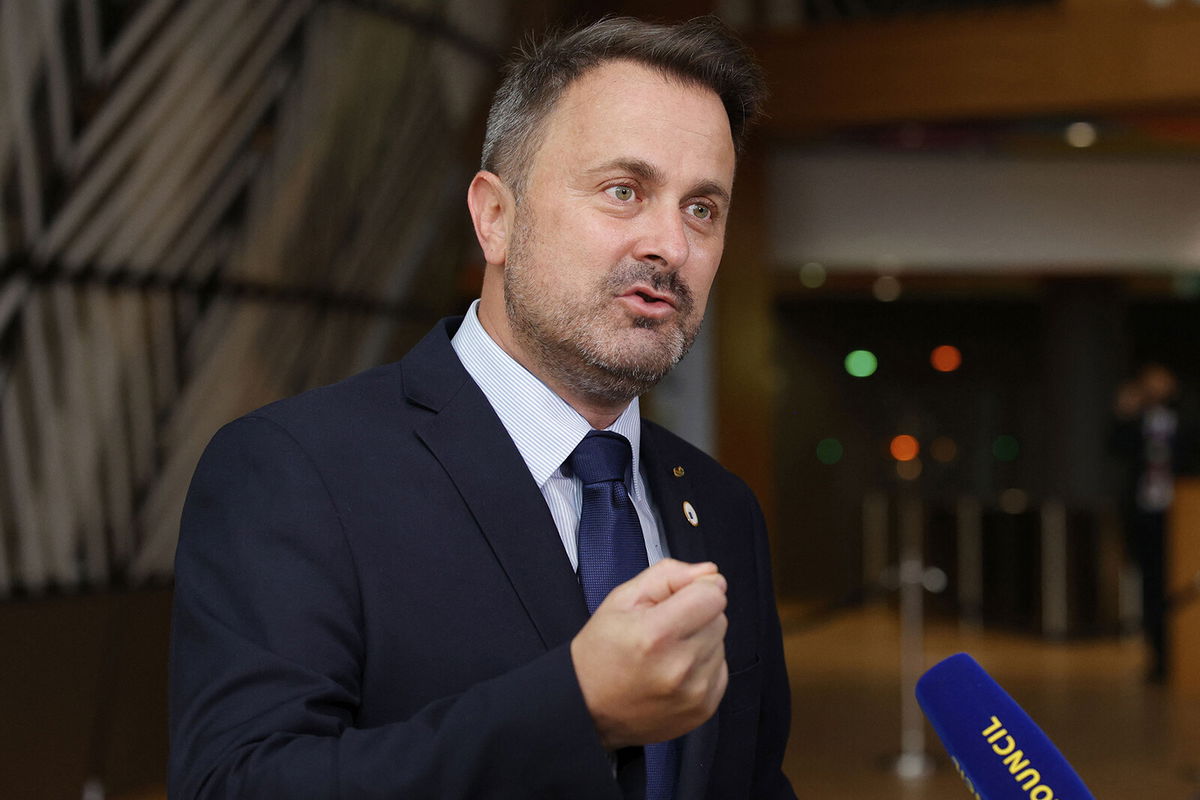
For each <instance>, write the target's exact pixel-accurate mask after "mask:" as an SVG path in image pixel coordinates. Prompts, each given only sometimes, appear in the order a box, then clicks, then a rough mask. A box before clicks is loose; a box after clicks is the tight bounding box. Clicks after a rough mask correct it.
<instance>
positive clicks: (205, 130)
mask: <svg viewBox="0 0 1200 800" xmlns="http://www.w3.org/2000/svg"><path fill="white" fill-rule="evenodd" d="M709 12H712V13H717V14H719V15H720V16H722V17H723V18H724V19H725V20H726V21H728V22H729V23H730V24H731V25H733V26H734V27H735V28H737V29H738V30H739V31H740V32H741V33H742V34H743V35H744V36H745V38H746V39H747V40H748V41H749V42H750V43H751V45H752V46H753V47H754V49H755V50H756V52H757V54H758V56H759V58H760V60H761V61H762V63H763V65H764V67H765V68H766V70H767V73H768V77H769V80H770V83H771V90H772V98H771V101H770V104H769V109H768V110H769V115H770V116H769V118H768V119H767V121H766V123H765V125H764V126H763V127H762V128H761V129H760V130H758V131H757V132H756V134H755V135H754V137H753V138H752V141H751V145H750V148H749V151H748V152H747V153H746V155H745V156H744V158H743V160H742V162H741V164H740V166H739V172H738V184H737V204H736V213H735V214H734V217H733V223H732V225H731V228H730V232H729V240H728V243H727V249H726V257H725V260H724V265H723V268H722V272H721V275H720V277H719V285H718V289H717V292H716V294H715V296H714V300H713V307H712V308H711V309H710V314H709V318H708V320H707V321H706V326H705V333H704V334H703V335H702V336H701V338H700V340H699V342H698V343H697V346H696V348H695V350H694V352H693V354H692V355H691V356H690V357H689V359H688V360H686V361H685V362H684V364H683V366H682V367H681V368H680V369H679V370H678V371H677V372H676V373H674V374H673V375H672V376H671V377H670V378H669V379H668V381H667V382H665V383H664V384H663V385H662V386H661V387H660V388H659V389H657V390H655V392H654V393H653V395H652V396H651V397H649V398H648V401H647V408H648V413H649V414H650V415H651V416H653V417H655V418H657V419H659V420H660V421H663V422H665V423H666V424H668V425H669V426H671V427H673V428H675V429H676V430H677V431H678V432H680V433H682V434H683V435H685V436H686V437H688V438H690V439H691V440H693V441H694V442H696V443H697V444H699V445H700V446H702V447H704V448H705V449H707V450H708V451H710V452H712V453H713V454H714V455H716V456H717V457H718V458H720V459H721V460H722V462H723V463H725V464H726V465H727V466H729V467H730V468H731V469H733V470H734V471H735V472H738V473H739V474H741V475H742V476H743V477H745V478H746V479H747V480H748V481H749V482H750V483H751V485H752V486H753V487H754V489H755V490H756V492H757V493H758V495H759V497H760V499H761V500H762V502H763V505H764V508H765V510H766V512H767V515H768V518H769V520H770V522H771V526H772V537H773V547H774V550H775V567H776V580H777V593H778V596H779V600H780V608H781V614H782V617H783V620H784V627H785V637H786V646H787V650H788V657H789V664H790V671H791V674H792V684H793V694H794V697H795V700H794V710H795V713H794V721H793V732H792V742H791V747H790V749H789V753H788V759H787V762H786V768H787V771H788V773H789V775H790V776H791V778H792V780H793V782H794V784H795V785H796V787H797V790H798V793H799V794H800V795H801V796H802V797H803V796H811V797H833V798H862V799H864V800H872V799H873V798H909V799H911V800H927V799H930V798H942V797H946V798H953V797H965V796H967V795H966V793H965V791H964V789H963V787H962V786H961V784H960V782H959V779H958V777H957V775H956V774H955V773H954V771H953V769H951V768H950V767H949V766H948V764H947V762H946V759H945V758H944V756H942V755H941V753H942V751H941V748H940V745H938V744H937V743H936V741H935V740H934V739H933V738H932V735H931V734H930V733H929V730H928V729H927V728H926V727H925V724H924V723H923V722H922V721H921V720H920V718H919V716H918V715H917V712H916V710H915V709H914V708H913V706H912V702H911V682H912V680H914V679H915V677H916V675H917V674H919V673H920V672H921V671H922V670H923V669H924V668H925V667H926V666H928V665H930V664H932V663H933V662H935V661H936V660H938V659H939V658H941V657H943V656H945V655H949V654H951V653H953V652H957V651H959V650H969V651H970V652H972V653H973V654H974V655H975V656H976V658H978V659H979V660H980V661H981V663H982V664H983V665H984V667H986V668H988V669H989V671H991V672H992V673H993V674H994V675H995V676H996V677H997V678H998V680H1000V682H1001V683H1002V684H1004V685H1005V686H1006V688H1008V689H1009V691H1010V692H1011V693H1012V694H1013V695H1014V696H1015V697H1016V699H1017V700H1018V701H1019V702H1021V703H1022V704H1023V705H1024V706H1025V707H1026V708H1027V709H1028V710H1030V712H1031V713H1032V714H1033V716H1034V717H1035V719H1037V720H1038V721H1039V722H1040V723H1041V725H1042V727H1043V728H1044V729H1045V730H1046V731H1047V733H1048V734H1049V735H1050V736H1051V738H1052V739H1054V740H1055V741H1056V742H1057V744H1058V745H1059V746H1060V747H1061V748H1062V749H1063V751H1064V752H1065V754H1066V755H1067V757H1068V758H1069V759H1071V760H1072V762H1073V763H1074V764H1075V766H1076V767H1077V768H1078V769H1079V771H1080V773H1081V775H1082V776H1083V778H1084V780H1085V781H1087V782H1088V783H1089V785H1090V786H1091V788H1092V789H1093V791H1094V792H1095V793H1096V795H1097V797H1101V798H1142V797H1154V798H1187V799H1188V800H1193V799H1194V798H1196V797H1200V605H1198V604H1197V603H1196V602H1195V600H1196V596H1197V594H1200V581H1198V580H1197V576H1198V575H1200V480H1198V479H1197V478H1195V477H1193V474H1194V473H1195V472H1196V470H1197V468H1198V467H1200V446H1198V444H1197V442H1198V441H1200V440H1198V439H1197V437H1196V434H1195V431H1196V429H1197V427H1198V426H1200V360H1198V359H1197V350H1198V348H1200V313H1198V312H1200V157H1198V156H1200V48H1198V47H1197V44H1196V43H1197V42H1200V2H1196V0H1174V2H1172V0H711V1H710V2H695V0H693V2H689V3H684V2H677V1H675V0H642V1H637V0H628V2H617V1H616V0H613V2H602V1H601V0H594V1H585V0H574V1H570V0H562V1H561V2H553V0H542V1H541V2H530V3H516V2H510V1H509V0H475V1H473V2H468V0H447V2H435V1H434V0H427V1H426V2H417V1H415V0H414V1H413V2H404V1H403V0H340V1H335V0H253V2H252V1H251V0H0V641H3V643H4V649H3V657H0V708H2V709H4V711H5V714H4V722H3V723H2V724H0V796H3V797H6V798H7V797H14V798H78V797H83V798H86V799H87V800H100V799H101V798H105V797H109V798H125V800H135V799H136V800H141V799H142V798H146V799H148V798H161V797H163V796H164V795H165V789H164V785H165V761H166V747H167V744H166V660H167V637H168V626H169V612H170V595H171V591H170V586H171V564H172V558H173V554H174V546H175V539H176V536H177V533H178V519H179V511H180V508H181V505H182V501H183V496H184V493H185V492H186V488H187V484H188V481H189V479H190V477H191V472H192V469H193V468H194V466H195V463H196V460H197V459H198V457H199V454H200V452H201V450H202V449H203V447H204V445H205V444H206V442H207V440H208V438H209V437H210V436H211V435H212V434H213V432H214V431H215V430H216V428H217V427H219V426H220V425H221V424H222V423H224V422H226V421H228V420H229V419H232V418H233V417H236V416H238V415H240V414H242V413H244V412H246V411H248V410H251V409H253V408H255V407H257V406H259V405H262V404H264V403H267V402H270V401H271V400H274V399H277V398H279V397H282V396H285V395H289V394H294V393H296V392H298V391H301V390H303V389H305V388H307V387H311V386H315V385H319V384H323V383H328V382H331V381H334V380H337V379H339V378H341V377H344V376H346V375H348V374H350V373H352V372H355V371H357V370H359V369H362V368H365V367H367V366H370V365H372V364H376V363H381V362H384V361H388V360H393V359H395V358H398V357H399V356H400V355H401V354H403V353H404V352H405V350H406V349H407V348H408V347H409V346H411V345H412V344H413V343H415V341H416V340H417V339H418V338H420V336H421V335H423V334H424V332H425V331H426V330H427V329H428V328H429V327H430V325H431V324H432V323H433V322H434V321H436V320H437V319H439V318H440V317H442V316H445V315H447V314H454V313H461V312H462V311H463V310H464V309H465V308H466V306H467V304H468V303H469V302H470V300H471V299H473V298H474V297H475V296H476V294H477V292H478V289H479V286H480V281H481V277H482V259H481V256H480V254H479V253H478V251H477V248H476V245H475V243H474V238H473V235H472V233H471V230H470V225H469V219H468V217H467V214H466V208H465V203H464V197H465V188H466V185H467V183H468V181H469V179H470V176H471V175H472V173H473V172H474V170H475V168H476V164H477V161H478V153H479V147H480V142H481V139H482V131H483V120H484V115H485V113H486V109H487V104H488V102H489V100H490V93H491V91H492V89H494V87H495V85H496V82H497V78H498V71H497V70H498V66H499V64H500V63H501V61H502V59H503V57H504V56H505V54H506V53H508V52H509V51H510V49H511V48H512V47H513V45H514V44H515V43H516V42H517V41H518V40H519V39H521V38H522V36H524V35H525V34H527V33H529V32H533V31H539V30H542V29H544V28H545V27H546V26H548V25H551V24H557V23H569V22H573V21H576V20H580V19H593V18H596V17H598V16H600V15H602V14H605V13H628V14H633V15H638V16H643V17H648V18H656V19H662V20H672V19H684V18H688V17H691V16H695V15H698V14H701V13H709ZM1157 655H1161V656H1162V659H1161V662H1159V661H1158V660H1156V656H1157Z"/></svg>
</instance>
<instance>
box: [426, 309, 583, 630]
mask: <svg viewBox="0 0 1200 800" xmlns="http://www.w3.org/2000/svg"><path fill="white" fill-rule="evenodd" d="M449 333H450V331H449V330H447V329H445V328H443V326H442V325H439V326H438V328H437V329H435V330H434V331H433V333H432V334H430V336H427V337H426V338H425V339H424V340H423V341H422V342H421V343H420V344H419V345H418V346H417V347H416V348H414V350H413V351H412V352H411V353H410V355H409V356H408V357H406V358H405V359H404V362H403V366H404V375H405V391H406V394H407V395H408V397H409V399H410V400H411V401H413V402H416V403H418V404H421V405H425V406H426V407H428V408H430V409H431V410H433V411H435V412H436V413H435V414H433V415H432V416H430V418H429V419H428V420H427V421H426V422H425V423H424V424H422V425H420V426H418V427H417V430H416V432H417V436H418V437H420V439H421V441H423V442H424V443H425V445H426V446H427V447H428V448H429V450H430V452H431V453H433V455H434V457H435V458H436V459H437V460H438V462H439V463H440V464H441V465H442V467H443V468H444V469H445V470H446V473H447V475H449V476H450V479H451V480H452V481H453V482H454V484H455V486H456V487H457V488H458V491H459V494H460V495H461V496H462V498H463V501H464V502H465V503H466V505H467V507H468V509H469V510H470V512H471V514H472V516H474V518H475V520H476V522H477V523H478V524H479V528H480V530H481V531H482V532H483V535H484V537H485V538H486V539H487V541H488V544H489V545H490V546H491V548H492V551H493V552H494V553H495V555H496V559H497V561H499V562H500V565H501V567H502V568H503V569H504V571H505V574H506V575H507V576H508V579H509V581H510V582H511V583H512V586H513V588H514V590H515V591H516V593H517V595H518V596H519V597H520V599H521V603H522V604H523V605H524V607H525V610H526V612H527V613H528V614H529V617H530V619H532V621H533V623H534V626H535V627H536V628H537V631H538V634H539V635H540V636H541V639H542V642H543V644H544V645H545V646H546V648H547V649H551V648H553V647H556V646H558V645H560V644H563V643H564V642H566V641H568V640H570V639H571V637H573V636H574V635H575V634H576V633H577V632H578V631H579V629H580V628H581V627H583V624H584V623H585V622H587V617H588V614H587V606H586V605H585V604H584V601H583V593H582V592H581V591H580V589H579V582H578V580H577V579H576V577H575V573H574V571H573V570H572V569H571V562H570V560H569V559H568V558H567V554H566V552H565V551H564V550H563V546H562V542H561V541H560V540H559V537H558V532H557V529H556V527H555V525H554V519H553V517H551V516H550V510H549V509H548V508H547V506H546V501H545V499H544V498H543V497H542V494H541V492H539V491H538V488H537V485H536V484H535V483H534V481H533V478H532V477H531V476H530V474H529V469H528V467H526V465H525V462H524V460H523V459H522V458H521V454H520V452H519V451H518V450H517V448H516V445H514V444H513V442H512V439H511V438H509V436H508V433H507V431H505V430H504V426H503V425H502V424H501V422H500V419H499V418H498V417H497V416H496V413H495V411H493V410H492V407H491V405H490V404H489V403H488V401H487V398H486V397H485V396H484V394H483V392H482V391H480V389H479V387H478V386H476V385H475V383H474V381H472V380H471V379H470V377H469V376H468V375H467V373H466V370H465V369H463V367H462V365H461V363H460V362H459V361H458V357H457V355H455V353H454V351H453V349H452V348H451V347H450V346H449Z"/></svg>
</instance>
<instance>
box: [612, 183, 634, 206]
mask: <svg viewBox="0 0 1200 800" xmlns="http://www.w3.org/2000/svg"><path fill="white" fill-rule="evenodd" d="M604 191H606V192H607V193H608V194H609V196H610V197H612V198H613V199H614V200H620V201H621V202H622V203H628V202H629V201H630V200H632V199H633V198H634V197H635V195H634V193H633V187H631V186H610V187H608V188H607V189H605V190H604Z"/></svg>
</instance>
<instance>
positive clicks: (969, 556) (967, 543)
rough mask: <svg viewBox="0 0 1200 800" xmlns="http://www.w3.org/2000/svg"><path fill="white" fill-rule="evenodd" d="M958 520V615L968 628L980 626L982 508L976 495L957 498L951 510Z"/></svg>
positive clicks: (981, 621) (981, 619)
mask: <svg viewBox="0 0 1200 800" xmlns="http://www.w3.org/2000/svg"><path fill="white" fill-rule="evenodd" d="M955 515H956V520H957V523H958V609H959V611H958V614H959V620H960V622H961V623H962V624H963V625H964V626H965V627H968V628H979V627H981V626H982V625H983V508H982V506H981V505H980V503H979V498H977V497H969V496H964V497H961V498H959V500H958V507H957V508H956V509H955Z"/></svg>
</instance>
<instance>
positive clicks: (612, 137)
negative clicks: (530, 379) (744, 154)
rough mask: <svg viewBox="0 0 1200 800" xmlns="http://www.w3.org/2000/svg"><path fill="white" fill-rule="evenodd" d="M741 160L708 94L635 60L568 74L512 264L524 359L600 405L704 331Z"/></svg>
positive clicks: (511, 307)
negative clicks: (571, 80) (574, 76)
mask: <svg viewBox="0 0 1200 800" xmlns="http://www.w3.org/2000/svg"><path fill="white" fill-rule="evenodd" d="M734 164H735V157H734V147H733V142H732V138H731V136H730V132H729V123H728V118H727V117H726V114H725V109H724V107H723V106H722V104H721V101H720V99H719V98H718V97H717V95H716V94H714V93H713V92H712V91H711V90H708V89H704V88H699V87H697V86H694V85H690V84H685V83H681V82H678V81H675V80H669V79H667V78H665V77H663V76H662V75H661V74H660V73H658V72H656V71H654V70H651V69H648V68H646V67H643V66H641V65H637V64H634V63H632V62H627V61H614V62H609V63H607V64H604V65H602V66H600V67H597V68H596V69H593V70H591V71H590V72H588V73H586V74H584V75H583V76H582V77H581V78H579V79H578V80H577V81H576V82H575V83H574V84H572V85H571V86H570V87H569V88H568V89H567V91H566V92H565V93H564V94H563V96H562V97H561V98H560V99H559V102H558V104H557V106H556V107H555V109H554V111H553V112H551V114H550V117H549V118H548V119H547V121H546V124H545V128H544V140H543V142H542V145H541V147H540V148H539V149H538V151H537V154H536V155H535V157H534V160H533V164H532V165H531V166H530V170H529V174H528V179H527V181H526V184H525V191H524V194H523V196H522V197H521V198H520V200H519V202H518V205H517V208H516V211H515V218H514V220H513V231H512V236H511V241H510V244H509V249H508V254H507V259H506V262H505V267H504V297H505V306H506V312H507V317H508V324H509V326H510V328H511V330H512V333H513V338H514V340H515V343H516V344H517V345H518V346H519V347H520V349H521V350H522V351H523V355H525V356H526V357H527V359H528V360H531V361H532V362H533V363H532V364H527V366H530V367H531V368H533V369H534V371H535V372H539V373H541V374H542V376H543V378H545V377H550V378H551V379H552V380H551V382H552V383H555V382H558V383H562V384H563V386H564V388H566V389H568V390H570V391H573V392H578V393H581V394H583V395H585V396H587V397H590V398H592V399H594V400H600V401H605V402H624V401H628V400H629V399H631V398H633V397H635V396H637V395H639V394H641V393H642V392H644V391H645V390H646V389H649V388H650V387H651V386H653V385H654V384H655V383H656V382H657V381H658V380H659V379H660V378H662V376H663V375H665V374H666V373H667V372H668V371H669V370H670V369H671V367H672V366H674V365H675V363H676V362H678V361H679V359H680V358H681V357H682V356H683V354H684V353H685V352H686V351H687V349H688V347H689V346H691V343H692V341H693V340H694V339H695V337H696V334H697V333H698V332H699V329H700V323H701V321H702V320H703V317H704V308H705V305H706V303H707V301H708V293H709V289H710V287H711V286H712V281H713V278H714V277H715V276H716V272H717V266H718V264H719V263H720V259H721V250H722V248H723V245H724V239H725V219H726V215H727V213H728V211H729V198H730V192H731V191H732V188H733V172H734Z"/></svg>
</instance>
